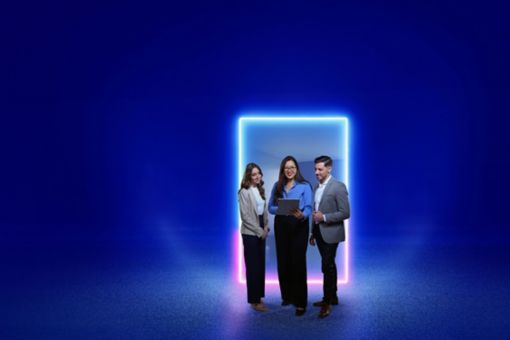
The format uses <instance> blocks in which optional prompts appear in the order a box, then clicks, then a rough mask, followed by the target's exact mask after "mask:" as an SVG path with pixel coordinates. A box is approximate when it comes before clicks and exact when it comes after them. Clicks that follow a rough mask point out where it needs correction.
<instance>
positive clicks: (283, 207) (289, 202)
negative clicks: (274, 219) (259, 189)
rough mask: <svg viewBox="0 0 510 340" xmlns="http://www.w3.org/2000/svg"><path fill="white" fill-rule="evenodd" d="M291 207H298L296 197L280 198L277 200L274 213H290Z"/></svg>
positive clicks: (286, 214)
mask: <svg viewBox="0 0 510 340" xmlns="http://www.w3.org/2000/svg"><path fill="white" fill-rule="evenodd" d="M292 209H299V200H298V199H286V198H280V199H279V200H278V209H277V210H276V215H285V216H288V215H290V211H291V210H292Z"/></svg>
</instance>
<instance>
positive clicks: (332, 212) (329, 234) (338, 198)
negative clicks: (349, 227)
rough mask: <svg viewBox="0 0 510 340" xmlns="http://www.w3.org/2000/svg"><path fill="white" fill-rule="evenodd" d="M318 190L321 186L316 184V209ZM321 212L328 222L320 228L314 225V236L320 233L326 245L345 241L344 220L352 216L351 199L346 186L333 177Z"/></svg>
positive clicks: (320, 207)
mask: <svg viewBox="0 0 510 340" xmlns="http://www.w3.org/2000/svg"><path fill="white" fill-rule="evenodd" d="M318 188H319V184H316V185H315V187H314V188H313V197H314V203H313V207H314V208H315V192H316V191H317V189H318ZM319 211H320V212H322V213H323V214H324V215H326V222H321V223H320V224H319V228H317V226H315V225H314V228H313V230H312V234H313V235H317V233H318V232H320V233H321V236H322V238H323V239H324V241H325V242H326V243H337V242H343V241H345V228H344V220H346V219H348V218H349V217H350V216H351V208H350V206H349V197H348V193H347V188H346V187H345V184H343V183H342V182H340V181H338V180H336V179H335V178H333V177H331V178H330V180H329V182H328V184H326V187H325V188H324V192H323V193H322V199H321V202H320V204H319ZM317 229H318V230H317Z"/></svg>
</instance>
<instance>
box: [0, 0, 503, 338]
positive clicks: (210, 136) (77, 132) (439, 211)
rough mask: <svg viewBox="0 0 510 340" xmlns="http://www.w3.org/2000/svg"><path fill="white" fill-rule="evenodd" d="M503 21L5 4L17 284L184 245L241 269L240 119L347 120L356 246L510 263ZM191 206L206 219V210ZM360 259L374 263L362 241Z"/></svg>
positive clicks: (468, 10)
mask: <svg viewBox="0 0 510 340" xmlns="http://www.w3.org/2000/svg"><path fill="white" fill-rule="evenodd" d="M508 10H509V8H508V6H507V5H504V4H503V2H492V1H484V2H480V3H478V2H467V3H466V2H460V1H459V2H455V1H440V2H439V1H438V2H430V1H427V2H423V3H415V2H383V1H381V2H369V3H359V2H352V3H346V2H337V1H326V2H314V3H301V2H273V1H271V2H257V3H254V2H248V3H247V2H233V3H230V4H224V3H223V4H218V3H216V2H208V3H189V4H187V5H184V4H172V3H167V4H165V5H161V4H157V5H156V4H146V3H143V4H142V3H134V2H129V3H117V4H93V3H90V2H83V3H75V2H71V3H52V4H45V3H44V4H43V3H14V2H13V3H11V4H9V5H7V8H6V9H5V10H3V13H2V20H1V21H0V22H1V24H0V25H1V27H2V31H3V32H4V34H3V39H2V45H1V46H2V56H1V57H0V58H1V59H2V77H1V78H2V81H1V82H2V88H1V97H2V100H1V104H0V105H1V106H0V107H1V113H2V122H1V124H0V126H1V127H0V130H1V133H0V138H1V140H0V142H1V150H2V152H1V161H2V167H1V177H2V186H1V187H2V188H1V190H0V204H1V208H0V225H1V245H2V248H3V252H4V253H5V254H4V255H5V256H4V265H5V266H6V268H9V270H11V271H12V272H13V273H15V272H17V270H19V271H20V272H22V273H23V274H20V275H18V276H16V275H11V276H10V277H11V279H12V281H7V282H10V283H12V286H16V285H17V282H20V281H22V282H24V283H25V286H24V287H26V288H27V289H29V288H30V287H36V286H37V283H36V282H38V280H43V279H44V278H45V276H44V275H46V274H41V273H39V274H31V273H33V271H32V270H33V269H34V268H39V266H40V265H48V266H51V265H53V264H54V263H61V264H62V268H68V267H69V264H70V263H73V265H72V266H71V267H73V268H74V269H73V270H74V271H80V270H81V269H85V268H88V267H87V266H91V267H94V265H92V264H90V263H103V261H107V262H108V261H115V263H117V264H118V265H119V266H121V267H122V264H126V265H127V266H129V264H130V263H131V262H129V261H131V260H127V259H128V258H133V257H134V258H139V257H143V256H144V254H149V253H151V252H152V251H153V250H154V249H162V248H165V247H166V246H167V244H166V242H167V241H168V238H169V237H170V238H172V237H176V236H175V235H179V241H178V242H179V245H180V247H185V248H186V249H187V250H188V252H189V253H188V254H189V256H191V257H196V258H204V257H208V256H210V255H211V254H216V255H215V256H217V257H218V258H219V259H225V261H226V262H228V260H227V259H228V258H229V256H230V250H231V248H230V244H231V241H230V238H231V236H232V231H233V230H235V227H236V226H235V223H236V221H235V218H234V217H235V216H236V215H235V214H236V212H235V210H234V209H235V206H234V204H235V181H236V159H235V147H236V145H235V143H236V139H235V132H236V130H235V127H236V125H235V124H236V119H237V117H238V116H239V114H240V113H242V112H246V111H250V110H257V111H268V112H271V111H288V112H292V111H294V110H295V111H301V112H302V111H312V112H313V111H316V110H317V111H331V110H333V111H334V110H336V111H339V112H347V113H348V115H349V118H350V120H351V128H352V130H351V131H352V136H351V142H352V148H351V155H352V163H351V174H352V183H351V188H350V192H351V199H352V201H353V216H352V223H353V228H354V231H353V232H354V235H355V238H356V239H357V240H363V239H367V240H368V239H370V240H371V241H372V242H374V243H376V244H377V243H384V242H388V240H392V241H391V242H397V243H398V242H400V243H405V242H411V243H413V242H417V243H419V245H423V244H447V245H451V244H461V245H466V246H467V245H477V244H484V245H488V246H497V247H499V248H498V249H499V250H498V254H499V252H501V253H504V254H506V253H507V249H508V244H509V241H510V231H509V230H510V229H509V228H508V217H507V216H508V209H507V206H508V202H509V200H508V198H507V193H508V192H509V190H510V180H509V175H508V174H509V173H510V159H509V156H508V155H509V147H510V145H509V144H510V143H509V138H508V123H509V122H510V118H509V116H508V114H509V109H510V104H509V101H508V93H509V89H510V85H509V83H508V81H509V79H510V67H509V66H508V60H510V45H509V38H510V24H509V22H510V20H509V15H508V13H509V11H508ZM197 196H198V197H206V198H207V200H208V201H209V202H210V204H209V205H207V206H205V207H203V208H201V209H197V208H196V205H194V204H193V202H194V201H195V200H196V198H197ZM174 250H175V249H174ZM355 252H358V254H362V253H364V252H366V254H367V256H369V255H370V251H368V250H366V248H365V247H364V246H363V243H362V242H358V243H355ZM169 257H170V261H174V260H175V258H177V257H178V256H177V255H176V254H172V253H171V252H170V255H169ZM172 259H174V260H172ZM66 261H69V263H68V262H66ZM132 261H135V260H132ZM175 261H177V260H175ZM466 261H467V260H466ZM112 263H113V262H112ZM222 264H223V262H222V260H218V265H222ZM489 266H490V264H489ZM466 267H469V266H466ZM20 268H22V269H20ZM67 270H68V269H63V270H62V271H60V272H59V273H60V275H61V276H63V277H65V275H67V273H68V272H67ZM74 271H73V273H75V272H74ZM44 273H47V271H44ZM48 275H49V274H48ZM48 277H49V276H48ZM47 279H48V278H47ZM48 280H49V279H48ZM43 281H44V280H43ZM4 282H5V281H4ZM10 283H5V284H6V285H9V284H10ZM13 305H15V301H14V302H13ZM6 310H7V307H6ZM8 329H11V328H8Z"/></svg>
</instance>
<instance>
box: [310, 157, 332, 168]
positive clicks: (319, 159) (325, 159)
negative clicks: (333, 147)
mask: <svg viewBox="0 0 510 340" xmlns="http://www.w3.org/2000/svg"><path fill="white" fill-rule="evenodd" d="M314 162H315V164H317V163H324V165H325V166H333V160H332V159H331V157H329V156H319V157H317V158H315V161H314Z"/></svg>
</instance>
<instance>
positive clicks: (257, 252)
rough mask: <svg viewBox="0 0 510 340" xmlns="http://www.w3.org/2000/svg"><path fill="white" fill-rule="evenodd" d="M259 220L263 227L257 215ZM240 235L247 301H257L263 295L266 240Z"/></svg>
mask: <svg viewBox="0 0 510 340" xmlns="http://www.w3.org/2000/svg"><path fill="white" fill-rule="evenodd" d="M259 222H260V227H261V228H264V220H263V218H262V216H259ZM242 236H243V247H244V265H245V268H246V287H247V290H248V303H259V302H260V298H263V297H264V295H265V280H266V240H262V239H261V238H258V237H257V236H253V235H245V234H242Z"/></svg>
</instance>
